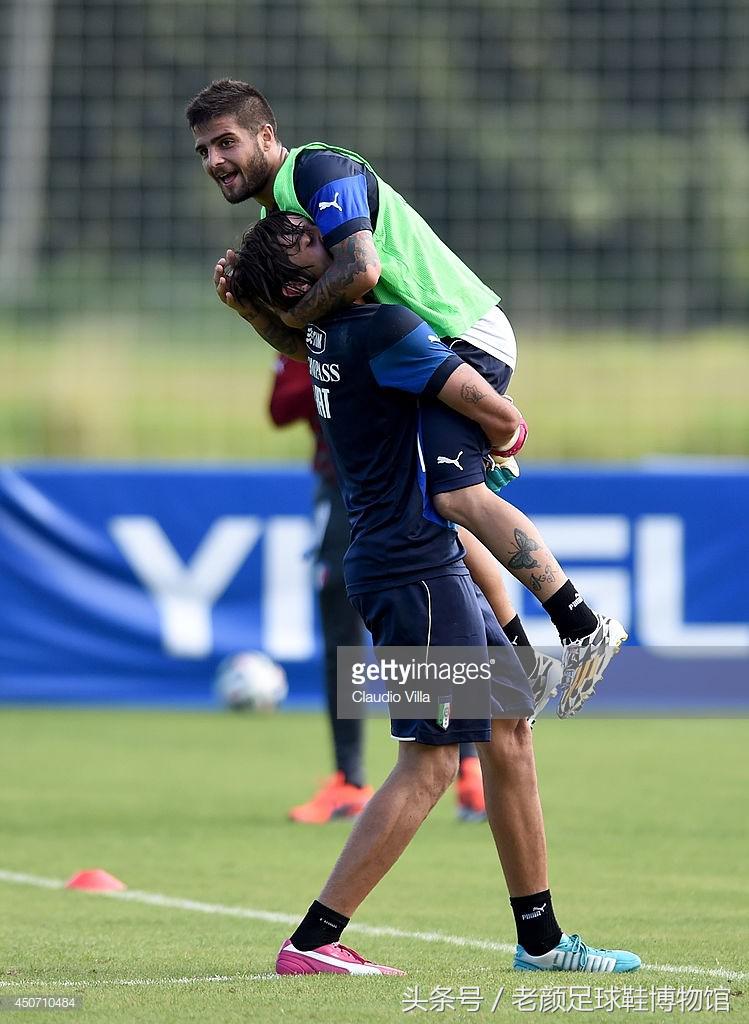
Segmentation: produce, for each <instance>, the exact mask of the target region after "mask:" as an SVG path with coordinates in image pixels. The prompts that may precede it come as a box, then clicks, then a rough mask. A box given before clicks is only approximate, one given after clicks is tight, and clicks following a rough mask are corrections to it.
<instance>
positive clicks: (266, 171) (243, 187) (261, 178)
mask: <svg viewBox="0 0 749 1024" xmlns="http://www.w3.org/2000/svg"><path fill="white" fill-rule="evenodd" d="M193 135H194V136H195V152H196V153H197V154H198V156H199V157H200V159H201V162H202V164H203V169H204V170H205V172H206V174H208V175H209V176H210V177H211V178H213V179H214V181H215V182H216V183H217V185H218V187H219V188H220V189H221V194H222V195H223V197H224V199H226V201H227V202H229V203H242V202H244V200H245V199H250V198H252V196H255V195H257V194H258V192H261V191H262V189H263V187H264V186H265V185H266V184H267V182H268V178H269V177H270V159H269V151H270V148H271V145H272V143H273V142H274V141H275V136H274V134H273V130H272V129H271V128H270V125H263V127H261V128H260V129H259V130H258V131H257V132H253V131H251V130H250V129H249V128H244V127H242V125H241V124H240V123H239V121H237V119H236V117H234V116H232V115H230V114H223V115H221V116H220V117H215V118H213V120H211V121H207V122H206V123H205V124H201V125H196V126H195V128H194V129H193Z"/></svg>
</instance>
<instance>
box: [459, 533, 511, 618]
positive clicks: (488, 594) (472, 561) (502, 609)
mask: <svg viewBox="0 0 749 1024" xmlns="http://www.w3.org/2000/svg"><path fill="white" fill-rule="evenodd" d="M458 536H459V537H460V541H461V543H462V544H463V547H464V548H465V549H466V557H465V559H464V561H465V563H466V565H467V566H468V571H469V572H470V574H471V578H472V579H473V582H474V583H475V584H476V586H477V587H478V588H479V590H480V591H481V592H482V593H483V595H484V597H485V598H486V600H487V601H488V602H489V604H490V606H491V610H492V611H493V612H494V614H495V615H496V616H497V622H499V624H500V626H501V625H503V624H504V623H506V622H509V621H510V620H511V619H514V618H515V615H516V614H517V612H516V611H515V609H514V607H513V605H512V602H511V601H510V595H509V594H508V593H507V588H506V587H505V584H504V580H503V579H502V573H501V572H500V569H499V564H498V563H497V559H496V558H495V557H494V555H493V554H492V553H491V551H489V549H488V548H486V547H484V545H483V544H482V543H481V541H480V540H477V539H476V538H475V537H474V536H473V534H472V533H469V532H468V530H464V529H463V528H462V527H461V529H459V530H458Z"/></svg>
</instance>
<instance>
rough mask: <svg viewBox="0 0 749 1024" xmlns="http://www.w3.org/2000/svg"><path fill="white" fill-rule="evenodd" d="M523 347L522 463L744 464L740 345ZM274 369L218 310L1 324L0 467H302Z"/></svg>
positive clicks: (598, 338)
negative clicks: (149, 462) (275, 403)
mask: <svg viewBox="0 0 749 1024" xmlns="http://www.w3.org/2000/svg"><path fill="white" fill-rule="evenodd" d="M516 326H517V325H516ZM518 333H519V345H520V362H519V366H518V372H517V374H516V376H515V378H514V379H513V383H512V388H511V390H512V393H513V396H514V398H515V400H516V401H517V402H518V404H519V405H520V407H521V408H522V409H523V412H524V414H525V416H526V418H527V419H528V422H529V424H530V425H531V437H530V440H529V442H528V445H527V447H526V451H525V459H537V460H541V459H545V460H551V459H577V460H582V459H593V460H609V461H610V460H612V459H620V460H621V459H623V460H634V459H639V458H641V457H642V456H645V455H654V454H697V455H701V454H704V455H710V456H715V455H727V456H736V455H746V453H747V445H746V438H747V436H749V405H748V404H747V402H746V392H745V382H746V380H747V379H749V346H747V344H746V337H745V334H744V333H742V332H740V331H733V332H731V331H716V332H709V331H703V332H696V333H694V334H691V335H687V336H683V337H681V336H675V337H674V336H666V337H656V336H653V335H648V334H645V333H643V334H629V335H625V334H622V333H618V334H616V333H610V334H602V335H599V334H594V333H589V334H587V335H584V336H577V335H562V334H559V335H551V334H547V335H543V336H533V335H528V334H524V333H523V331H522V325H521V326H520V327H518ZM272 363H273V355H272V353H271V351H270V349H268V347H267V346H266V345H265V344H264V343H262V342H260V341H258V340H257V339H256V338H254V337H253V335H252V334H251V333H250V332H249V331H248V330H247V328H246V326H245V325H244V324H242V323H241V321H239V319H238V318H236V317H232V316H230V315H229V314H228V313H226V311H224V310H221V309H216V310H215V313H211V314H210V315H208V314H206V315H204V316H202V317H201V316H197V317H196V318H195V319H194V320H186V319H184V318H182V319H179V318H178V317H174V318H166V317H162V318H161V319H159V317H157V316H155V315H154V316H151V317H146V316H145V315H143V316H141V317H140V318H138V317H133V318H131V319H128V318H125V317H120V318H114V317H111V316H110V317H104V316H99V317H98V318H97V317H96V316H94V315H91V314H89V315H88V316H82V315H81V316H78V317H73V316H72V315H71V316H70V317H69V318H68V319H61V320H57V321H55V322H54V323H53V324H51V325H50V324H49V323H46V324H45V323H41V322H40V323H36V324H33V323H24V324H16V325H13V326H11V325H9V324H7V323H6V324H5V325H2V324H0V459H5V460H21V459H28V458H76V459H81V458H82V459H96V460H113V459H114V460H117V459H159V460H160V459H187V460H200V459H214V460H224V459H232V460H236V459H244V460H248V459H250V460H257V459H261V460H284V459H289V458H294V459H297V460H300V461H304V460H305V459H306V458H307V457H308V455H309V452H310V440H309V436H308V435H309V431H308V429H307V428H306V427H305V425H303V424H301V425H297V426H294V427H291V428H286V429H284V430H277V429H274V428H273V427H272V426H271V425H270V423H269V420H268V414H267V400H268V394H269V389H270V379H271V366H272Z"/></svg>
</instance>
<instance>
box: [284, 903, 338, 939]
mask: <svg viewBox="0 0 749 1024" xmlns="http://www.w3.org/2000/svg"><path fill="white" fill-rule="evenodd" d="M348 923H349V918H348V917H344V916H343V914H337V913H336V912H335V910H331V909H330V908H329V907H326V906H324V905H323V904H322V903H318V902H317V900H315V902H314V903H313V904H312V906H311V907H310V908H309V910H308V911H307V913H306V914H305V915H304V920H303V921H302V923H301V924H300V925H299V927H298V928H297V930H296V931H295V932H294V934H293V935H292V936H291V941H292V943H293V944H294V945H295V946H296V948H297V949H301V950H308V949H317V947H318V946H327V945H328V943H329V942H338V940H339V939H340V937H341V934H342V932H343V929H344V928H345V927H346V925H347V924H348Z"/></svg>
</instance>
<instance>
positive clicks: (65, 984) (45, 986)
mask: <svg viewBox="0 0 749 1024" xmlns="http://www.w3.org/2000/svg"><path fill="white" fill-rule="evenodd" d="M280 978H281V975H280V974H276V973H275V972H268V973H266V974H211V975H208V976H206V977H204V978H112V979H107V978H95V979H93V980H91V981H69V980H64V981H57V980H50V979H49V978H37V979H35V980H33V981H28V980H27V981H0V988H36V989H39V990H41V991H47V992H48V991H49V990H50V989H57V988H75V989H78V988H109V987H112V988H117V987H122V986H127V985H131V986H133V987H136V988H138V987H144V986H147V985H152V986H158V985H204V984H206V983H207V982H216V981H275V980H276V979H280Z"/></svg>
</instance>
